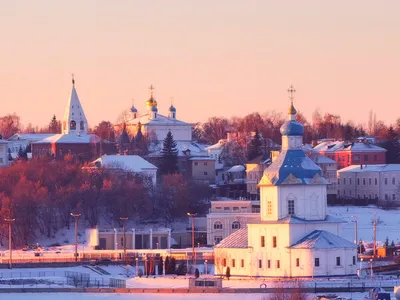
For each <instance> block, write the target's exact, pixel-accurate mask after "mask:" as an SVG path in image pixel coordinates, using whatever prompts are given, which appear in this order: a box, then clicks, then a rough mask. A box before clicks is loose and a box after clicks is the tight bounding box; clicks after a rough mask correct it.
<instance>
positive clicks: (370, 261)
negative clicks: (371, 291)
mask: <svg viewBox="0 0 400 300" xmlns="http://www.w3.org/2000/svg"><path fill="white" fill-rule="evenodd" d="M369 263H370V264H371V271H370V279H371V280H372V258H371V259H370V260H369Z"/></svg>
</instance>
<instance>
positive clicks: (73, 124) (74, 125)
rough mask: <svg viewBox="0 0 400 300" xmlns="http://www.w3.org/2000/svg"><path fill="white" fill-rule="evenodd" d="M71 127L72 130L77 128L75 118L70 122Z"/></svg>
mask: <svg viewBox="0 0 400 300" xmlns="http://www.w3.org/2000/svg"><path fill="white" fill-rule="evenodd" d="M69 129H71V130H75V129H76V122H75V121H74V120H72V121H71V122H70V123H69Z"/></svg>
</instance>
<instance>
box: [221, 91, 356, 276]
mask: <svg viewBox="0 0 400 300" xmlns="http://www.w3.org/2000/svg"><path fill="white" fill-rule="evenodd" d="M290 92H291V97H290V99H291V100H293V97H292V95H293V92H294V90H293V89H292V88H291V89H290ZM281 133H282V151H281V153H280V154H279V157H278V158H277V159H276V160H275V161H274V162H273V163H272V164H271V165H270V166H269V167H268V168H267V169H266V170H265V171H264V174H263V177H262V179H261V181H260V182H259V185H258V186H259V188H260V222H258V223H252V224H247V228H240V229H237V230H236V231H235V232H234V233H232V234H231V235H229V236H228V237H227V238H225V239H223V240H222V241H221V242H220V243H219V244H218V245H217V246H216V247H215V273H216V274H217V275H219V274H226V269H227V268H228V267H229V269H230V274H231V275H232V276H241V277H242V276H245V277H247V276H252V277H258V276H260V277H264V276H265V277H288V278H289V277H324V276H329V277H332V276H348V275H355V274H356V271H357V269H356V266H357V253H356V252H357V251H356V245H355V244H353V243H352V242H350V241H348V240H345V239H344V238H342V237H340V234H341V225H342V223H344V221H343V220H341V219H337V218H335V217H332V216H329V215H327V184H328V182H327V180H326V179H325V178H323V177H322V176H321V173H322V171H321V169H320V168H319V167H318V166H317V165H316V164H315V163H314V162H313V161H312V160H311V159H310V158H308V157H307V155H306V154H305V153H304V151H303V149H302V146H303V133H304V127H303V125H302V124H300V123H299V122H297V121H296V110H295V108H294V106H293V101H292V104H291V107H290V109H289V119H288V120H287V121H286V122H285V123H284V124H283V125H282V127H281Z"/></svg>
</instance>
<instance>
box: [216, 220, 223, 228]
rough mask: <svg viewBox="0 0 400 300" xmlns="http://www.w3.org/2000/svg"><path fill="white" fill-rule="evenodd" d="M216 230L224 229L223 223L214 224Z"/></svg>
mask: <svg viewBox="0 0 400 300" xmlns="http://www.w3.org/2000/svg"><path fill="white" fill-rule="evenodd" d="M214 229H222V223H221V222H220V221H216V222H215V223H214Z"/></svg>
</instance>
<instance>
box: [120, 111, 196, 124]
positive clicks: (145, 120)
mask: <svg viewBox="0 0 400 300" xmlns="http://www.w3.org/2000/svg"><path fill="white" fill-rule="evenodd" d="M150 117H151V116H150V114H149V113H146V114H143V115H141V116H139V117H138V118H135V119H132V120H129V121H127V122H126V124H127V125H136V124H138V123H139V122H140V123H141V124H142V125H156V126H157V125H160V126H161V125H163V126H165V125H169V126H174V125H190V124H189V123H186V122H183V121H179V120H177V119H172V118H168V117H166V116H163V115H161V114H157V118H156V119H151V118H150ZM190 126H191V125H190Z"/></svg>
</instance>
